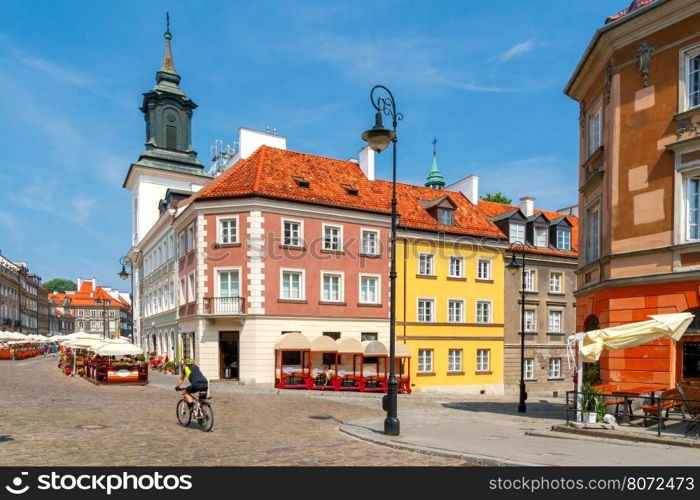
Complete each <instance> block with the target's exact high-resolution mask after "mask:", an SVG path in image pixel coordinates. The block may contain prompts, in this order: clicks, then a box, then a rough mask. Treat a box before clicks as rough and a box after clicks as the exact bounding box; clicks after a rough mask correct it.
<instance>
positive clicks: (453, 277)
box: [447, 276, 467, 281]
mask: <svg viewBox="0 0 700 500" xmlns="http://www.w3.org/2000/svg"><path fill="white" fill-rule="evenodd" d="M447 280H448V281H467V278H460V277H459V276H448V277H447Z"/></svg>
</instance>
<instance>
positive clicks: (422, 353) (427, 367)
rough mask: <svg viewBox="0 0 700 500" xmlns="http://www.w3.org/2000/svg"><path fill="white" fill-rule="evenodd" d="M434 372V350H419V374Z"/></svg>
mask: <svg viewBox="0 0 700 500" xmlns="http://www.w3.org/2000/svg"><path fill="white" fill-rule="evenodd" d="M432 372H433V350H432V349H418V373H432Z"/></svg>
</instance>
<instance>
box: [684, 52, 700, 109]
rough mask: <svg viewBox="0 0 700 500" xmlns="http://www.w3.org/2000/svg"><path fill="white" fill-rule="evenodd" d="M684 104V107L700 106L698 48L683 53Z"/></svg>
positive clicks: (699, 60)
mask: <svg viewBox="0 0 700 500" xmlns="http://www.w3.org/2000/svg"><path fill="white" fill-rule="evenodd" d="M685 66H686V79H685V94H686V95H685V105H686V109H691V108H694V107H696V106H700V49H698V48H696V49H695V50H694V51H692V52H688V53H686V55H685Z"/></svg>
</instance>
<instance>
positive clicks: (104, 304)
mask: <svg viewBox="0 0 700 500" xmlns="http://www.w3.org/2000/svg"><path fill="white" fill-rule="evenodd" d="M100 302H101V303H102V325H103V327H102V337H103V338H105V339H106V338H108V328H109V327H108V325H107V308H108V307H109V305H110V304H111V302H110V301H109V300H108V299H103V300H100V299H95V307H100Z"/></svg>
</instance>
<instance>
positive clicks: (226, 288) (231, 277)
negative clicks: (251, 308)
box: [218, 269, 241, 298]
mask: <svg viewBox="0 0 700 500" xmlns="http://www.w3.org/2000/svg"><path fill="white" fill-rule="evenodd" d="M218 275H219V294H218V295H219V297H224V298H231V297H239V296H240V294H241V292H240V279H239V275H240V274H239V272H238V270H237V269H236V270H228V271H219V272H218Z"/></svg>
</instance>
